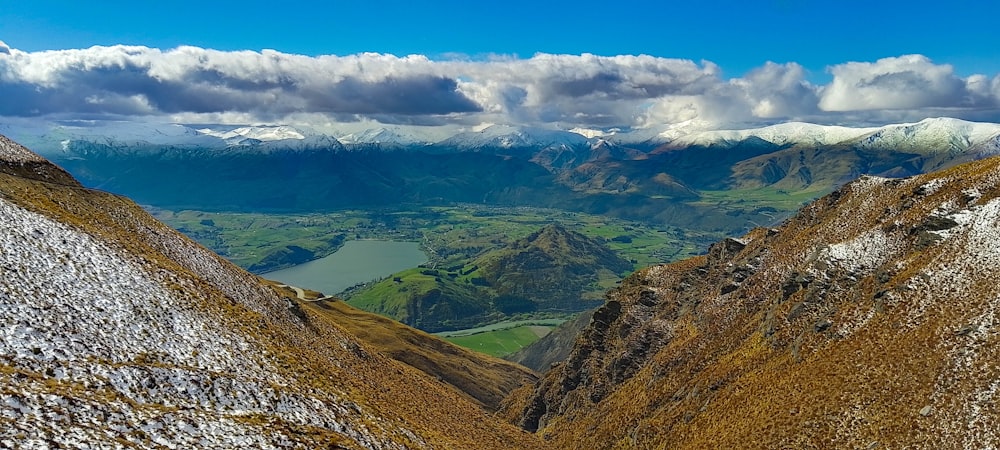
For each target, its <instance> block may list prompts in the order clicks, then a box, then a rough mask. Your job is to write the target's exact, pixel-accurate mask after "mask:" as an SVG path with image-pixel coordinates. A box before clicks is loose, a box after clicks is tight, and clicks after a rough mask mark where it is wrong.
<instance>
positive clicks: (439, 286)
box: [347, 224, 632, 332]
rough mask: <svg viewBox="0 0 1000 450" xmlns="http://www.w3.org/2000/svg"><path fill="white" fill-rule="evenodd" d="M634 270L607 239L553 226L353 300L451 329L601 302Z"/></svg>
mask: <svg viewBox="0 0 1000 450" xmlns="http://www.w3.org/2000/svg"><path fill="white" fill-rule="evenodd" d="M631 269H632V264H631V263H630V262H628V261H626V260H624V259H622V258H621V257H620V256H618V255H616V254H615V253H614V252H613V251H611V250H610V249H609V248H608V247H607V246H606V245H605V244H604V243H602V242H597V241H595V240H594V239H591V238H588V237H586V236H584V235H582V234H580V233H577V232H574V231H569V230H567V229H566V228H564V227H563V226H561V225H559V224H551V225H547V226H545V227H543V228H542V229H540V230H538V231H536V232H534V233H532V234H531V235H529V236H527V237H525V238H523V239H518V240H516V241H514V242H512V243H510V244H508V245H506V246H504V247H500V248H497V249H493V250H487V251H486V252H485V253H483V254H482V255H480V256H479V257H477V258H475V259H474V260H472V261H468V262H465V263H464V264H459V265H457V266H455V267H452V268H445V269H431V268H415V269H410V270H406V271H403V272H401V273H397V274H394V275H393V276H391V277H388V278H386V279H384V280H382V281H380V282H377V283H375V284H374V285H372V286H370V287H367V288H363V289H360V290H358V291H355V292H352V293H350V294H349V295H348V296H347V300H348V302H349V303H350V304H351V305H353V306H355V307H358V308H360V309H363V310H365V311H370V312H375V313H378V314H382V315H385V316H387V317H391V318H393V319H396V320H398V321H400V322H403V323H405V324H407V325H410V326H412V327H415V328H419V329H421V330H425V331H429V332H437V331H448V330H457V329H463V328H474V327H477V326H480V325H483V324H486V323H492V322H498V321H502V320H504V319H505V318H509V317H511V316H514V315H516V314H526V313H527V314H531V313H553V312H556V313H566V312H577V311H582V310H584V309H587V308H592V307H595V306H597V305H600V304H601V302H602V300H601V296H602V294H603V291H604V289H606V288H605V287H602V284H601V283H602V282H604V283H603V284H605V285H607V284H611V283H613V281H614V280H617V279H618V278H619V277H620V276H621V275H622V274H624V273H627V272H628V271H630V270H631ZM609 280H610V281H611V283H608V281H609Z"/></svg>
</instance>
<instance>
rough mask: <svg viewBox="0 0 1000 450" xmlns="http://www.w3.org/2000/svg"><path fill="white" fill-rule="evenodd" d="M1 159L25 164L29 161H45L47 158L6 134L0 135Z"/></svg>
mask: <svg viewBox="0 0 1000 450" xmlns="http://www.w3.org/2000/svg"><path fill="white" fill-rule="evenodd" d="M0 161H6V162H10V163H15V164H24V163H29V162H45V158H42V157H41V156H38V155H36V154H35V153H34V152H32V151H31V150H28V149H26V148H24V147H23V146H21V145H20V144H18V143H16V142H14V141H12V140H10V139H7V137H6V136H3V135H0Z"/></svg>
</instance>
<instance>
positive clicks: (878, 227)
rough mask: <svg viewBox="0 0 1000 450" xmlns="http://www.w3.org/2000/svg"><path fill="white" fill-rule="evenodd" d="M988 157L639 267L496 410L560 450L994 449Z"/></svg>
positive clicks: (998, 377)
mask: <svg viewBox="0 0 1000 450" xmlns="http://www.w3.org/2000/svg"><path fill="white" fill-rule="evenodd" d="M998 197H1000V159H998V158H993V159H988V160H984V161H979V162H974V163H969V164H965V165H962V166H958V167H956V168H953V169H949V170H946V171H943V172H938V173H934V174H930V175H923V176H919V177H914V178H910V179H901V180H887V179H879V178H870V177H869V178H863V179H861V180H859V181H856V182H854V183H851V184H849V185H847V186H845V187H843V188H842V189H840V190H838V191H836V192H834V193H833V194H830V195H829V196H827V197H824V198H822V199H820V200H818V201H816V202H815V203H813V204H811V205H809V206H807V207H806V208H804V209H803V210H802V211H800V213H799V214H798V215H797V216H796V217H794V218H792V219H791V220H790V221H789V222H788V223H787V224H785V225H784V226H783V227H782V228H781V229H777V230H764V229H757V230H754V231H752V232H751V233H749V234H748V235H747V236H745V237H744V238H743V240H742V241H738V240H728V241H725V242H722V243H719V244H717V245H715V246H713V248H712V250H711V251H710V253H709V255H707V256H703V257H698V258H694V259H690V260H687V261H682V262H679V263H675V264H671V265H665V266H656V267H651V268H649V269H646V270H643V271H640V272H638V273H636V274H635V275H634V276H632V277H630V278H629V279H628V280H626V282H624V283H623V285H622V286H621V288H619V289H617V290H615V291H612V292H611V293H609V301H608V302H607V303H606V305H605V306H604V307H602V308H601V309H600V310H598V312H597V313H595V316H594V321H593V323H592V324H591V326H590V327H589V328H588V329H587V330H586V331H585V332H584V334H583V335H582V337H581V339H580V340H579V341H578V343H577V345H576V347H575V348H574V350H573V352H572V354H571V355H570V357H569V359H568V360H567V362H566V363H564V364H562V365H560V366H558V367H556V368H555V369H553V370H551V371H550V372H548V373H547V374H546V375H545V376H544V378H543V380H542V381H540V382H539V384H538V385H536V386H535V387H534V388H526V389H522V390H519V391H516V392H515V393H514V394H512V395H511V397H510V398H509V399H508V404H507V408H506V410H505V411H504V414H506V415H507V417H510V418H513V420H515V421H516V422H518V423H519V424H521V425H522V426H524V427H526V428H528V429H536V428H537V429H538V430H539V432H540V433H542V434H545V435H546V436H549V437H550V438H551V439H552V440H553V442H554V443H555V444H556V445H557V446H559V447H564V448H801V447H807V448H874V447H872V446H877V447H878V448H884V447H888V448H898V447H913V446H917V447H923V448H962V447H965V448H968V447H979V448H982V447H996V446H998V445H1000V433H998V432H997V431H996V430H997V429H998V424H1000V408H998V406H997V400H998V395H1000V362H998V361H1000V346H998V344H1000V341H998V337H1000V328H998V327H1000V323H998V322H997V318H996V312H997V310H998V307H1000V283H997V280H1000V198H998Z"/></svg>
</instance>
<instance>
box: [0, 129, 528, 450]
mask: <svg viewBox="0 0 1000 450" xmlns="http://www.w3.org/2000/svg"><path fill="white" fill-rule="evenodd" d="M0 223H2V224H3V226H2V227H0V248H2V252H0V288H2V289H0V323H3V324H4V327H3V331H2V332H3V334H4V338H3V339H2V340H0V386H3V389H2V391H0V446H3V447H15V448H17V447H37V448H47V447H72V448H84V447H101V446H108V445H111V446H114V445H124V446H134V447H155V446H178V447H233V446H246V447H253V448H278V447H287V446H292V447H310V448H482V449H492V448H512V449H520V448H538V447H541V444H540V443H539V442H538V441H537V440H536V439H534V437H532V436H529V435H527V434H525V433H523V432H521V431H520V430H517V429H515V428H513V427H510V426H508V425H506V424H501V423H499V422H498V421H497V420H496V419H495V418H493V417H492V416H491V415H490V414H488V413H487V412H486V411H485V410H484V409H482V408H481V405H486V406H490V405H492V404H495V402H496V399H497V397H498V396H500V395H502V390H503V389H509V388H510V387H512V385H514V384H517V383H518V382H519V380H520V379H530V378H531V374H530V373H529V372H527V371H523V370H521V369H516V370H514V368H513V366H511V365H510V364H508V363H505V362H502V361H498V360H492V359H490V360H483V359H482V357H478V358H480V359H476V358H475V357H470V358H469V359H468V361H478V363H476V364H479V367H478V370H480V371H482V372H481V373H480V374H479V376H478V377H472V376H465V375H462V374H457V373H452V371H458V370H460V369H459V368H460V367H461V361H463V360H465V359H463V357H462V355H463V354H464V353H466V352H464V351H463V350H460V349H455V348H453V347H451V346H449V345H448V344H446V343H443V342H439V341H436V340H435V338H433V337H430V336H426V335H423V334H421V333H419V332H416V331H415V330H408V329H404V328H405V327H401V326H400V327H396V328H394V327H389V326H378V325H376V326H372V327H368V331H369V336H368V337H366V338H365V339H359V338H358V337H357V336H356V335H354V334H352V332H351V331H349V330H350V328H352V327H356V325H355V323H356V322H357V321H363V320H364V318H363V317H362V316H363V314H362V313H359V312H356V311H355V312H351V311H342V312H340V313H339V314H341V315H343V316H346V315H353V316H354V318H353V319H350V320H348V319H345V318H343V317H340V318H338V316H337V315H336V314H335V315H333V316H331V315H330V314H327V313H326V312H325V311H321V310H320V309H319V307H318V306H315V307H314V305H301V304H298V303H296V302H295V301H293V300H290V299H289V298H288V297H287V295H285V294H282V293H279V292H278V291H276V289H275V288H274V287H273V286H271V285H269V284H267V283H264V282H262V280H260V279H258V278H257V277H255V276H253V275H251V274H249V273H247V272H245V271H243V270H241V269H239V268H237V267H235V266H233V265H232V264H230V263H229V262H227V261H226V260H224V259H222V258H220V257H218V256H217V255H214V254H212V253H211V252H209V251H208V250H206V249H204V248H202V247H200V246H198V245H197V244H195V243H193V242H192V241H190V240H189V239H187V238H185V237H183V236H182V235H180V234H179V233H177V232H175V231H173V230H171V229H169V228H168V227H166V226H164V225H162V224H160V223H158V222H156V221H155V220H154V219H153V218H152V217H151V216H149V215H148V214H147V213H145V212H144V211H143V210H142V209H141V208H139V207H138V206H136V205H135V204H134V203H132V202H130V201H128V200H125V199H123V198H121V197H118V196H114V195H111V194H107V193H103V192H98V191H93V190H89V189H84V188H82V187H80V186H79V184H78V183H76V182H75V181H73V180H72V178H70V177H68V176H67V175H65V173H63V172H62V171H61V170H59V169H57V168H56V167H54V166H52V165H51V164H49V163H48V162H46V161H45V160H44V159H42V158H39V157H38V156H37V155H34V154H32V153H31V152H29V151H28V150H27V149H24V148H23V147H20V146H18V145H16V144H14V143H12V142H10V141H9V140H6V139H5V138H2V137H0ZM338 320H344V321H345V322H349V323H348V324H346V325H340V324H339V323H338ZM428 341H431V344H434V345H427V347H428V348H423V349H422V350H421V353H420V355H422V356H424V357H425V358H427V359H431V360H440V361H442V364H441V365H440V366H433V365H430V364H422V363H421V362H420V361H418V360H410V361H406V359H405V358H402V357H396V356H393V357H390V356H387V354H386V353H389V352H390V347H395V349H396V350H397V351H404V352H405V351H406V350H405V349H406V347H407V346H408V345H413V344H412V343H414V342H425V343H427V342H428ZM369 342H371V343H369ZM383 352H385V353H383ZM449 355H450V356H449ZM394 358H395V359H394ZM447 358H451V360H450V362H449V361H448V359H447ZM508 373H509V374H513V375H514V376H513V377H510V376H508V375H506V374H508ZM438 377H440V378H438ZM477 378H481V379H482V380H484V381H483V382H484V383H486V382H488V383H490V384H492V385H491V386H481V385H478V384H477V383H478V382H479V381H477ZM485 380H488V381H485ZM447 383H450V384H447ZM459 389H462V390H459ZM477 403H478V404H477Z"/></svg>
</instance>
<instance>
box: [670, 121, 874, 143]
mask: <svg viewBox="0 0 1000 450" xmlns="http://www.w3.org/2000/svg"><path fill="white" fill-rule="evenodd" d="M877 130H878V128H850V127H841V126H828V125H816V124H811V123H803V122H788V123H782V124H777V125H771V126H766V127H763V128H752V129H745V130H715V131H704V132H697V133H691V134H687V135H683V136H678V137H676V138H675V139H673V140H671V141H670V146H671V147H688V146H695V145H699V146H709V145H726V144H733V143H737V142H740V141H743V140H746V139H749V138H751V137H756V138H759V139H762V140H764V141H767V142H770V143H772V144H776V145H786V144H806V145H832V144H837V143H840V142H843V141H846V140H849V139H855V138H858V137H860V136H863V135H865V134H867V133H872V132H874V131H877Z"/></svg>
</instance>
